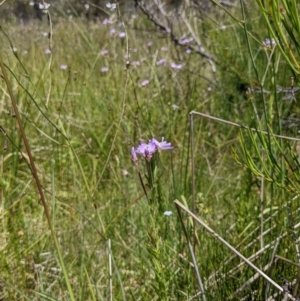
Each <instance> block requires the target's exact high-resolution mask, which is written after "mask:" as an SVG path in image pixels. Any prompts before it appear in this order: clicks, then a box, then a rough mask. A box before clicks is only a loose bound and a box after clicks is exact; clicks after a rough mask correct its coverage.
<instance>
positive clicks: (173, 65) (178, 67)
mask: <svg viewBox="0 0 300 301" xmlns="http://www.w3.org/2000/svg"><path fill="white" fill-rule="evenodd" d="M171 67H172V68H174V69H178V70H179V69H181V68H182V67H183V64H176V63H171Z"/></svg>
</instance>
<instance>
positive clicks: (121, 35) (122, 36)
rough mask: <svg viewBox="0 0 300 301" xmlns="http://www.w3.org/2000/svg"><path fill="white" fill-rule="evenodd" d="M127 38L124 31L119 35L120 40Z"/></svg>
mask: <svg viewBox="0 0 300 301" xmlns="http://www.w3.org/2000/svg"><path fill="white" fill-rule="evenodd" d="M125 37H126V33H125V32H124V31H122V32H120V33H119V38H121V39H123V38H125Z"/></svg>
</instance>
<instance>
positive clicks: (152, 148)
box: [131, 141, 156, 160]
mask: <svg viewBox="0 0 300 301" xmlns="http://www.w3.org/2000/svg"><path fill="white" fill-rule="evenodd" d="M135 152H136V154H140V155H142V156H144V157H145V158H146V159H147V160H150V159H151V157H152V155H153V154H154V153H155V152H156V145H155V144H154V143H153V142H152V141H149V143H148V144H147V143H145V142H142V143H141V144H140V145H139V146H138V147H137V149H136V150H135ZM131 154H132V153H131Z"/></svg>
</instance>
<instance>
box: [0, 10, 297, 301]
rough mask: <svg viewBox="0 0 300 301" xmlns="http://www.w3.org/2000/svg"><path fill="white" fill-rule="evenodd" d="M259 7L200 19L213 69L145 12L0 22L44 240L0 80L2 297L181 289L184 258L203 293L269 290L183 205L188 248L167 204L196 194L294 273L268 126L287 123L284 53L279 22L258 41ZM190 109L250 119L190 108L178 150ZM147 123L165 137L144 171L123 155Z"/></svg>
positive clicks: (180, 294)
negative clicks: (110, 20) (91, 19)
mask: <svg viewBox="0 0 300 301" xmlns="http://www.w3.org/2000/svg"><path fill="white" fill-rule="evenodd" d="M259 11H260V10H259V6H258V7H253V9H249V10H248V11H243V10H242V11H240V10H236V11H235V10H233V11H230V13H231V14H232V15H234V17H235V18H234V19H232V18H230V16H228V15H227V14H223V13H222V12H221V10H218V11H217V12H214V13H211V14H209V15H207V16H206V17H205V18H204V19H203V20H201V22H200V23H201V24H200V25H201V26H199V28H197V30H198V32H199V36H200V34H203V39H202V42H203V43H204V46H205V49H206V50H207V51H208V52H209V53H210V54H211V55H212V57H213V59H214V64H215V65H216V72H213V71H212V68H211V65H210V64H209V63H208V62H207V59H206V58H205V57H202V56H201V55H199V53H197V52H192V53H187V52H186V50H187V49H188V47H182V46H179V45H177V46H175V45H174V43H173V42H172V39H171V38H170V35H168V34H167V33H165V32H162V31H160V30H158V29H157V28H156V27H155V26H154V25H152V24H151V23H150V22H149V21H148V20H146V19H145V18H144V17H143V15H140V16H138V17H137V18H131V17H130V16H127V18H124V22H120V23H119V22H117V21H116V22H115V23H114V24H107V25H104V24H98V23H97V24H96V23H95V24H94V23H93V24H92V23H91V24H84V23H83V22H82V21H80V20H79V19H78V20H76V19H72V20H59V21H58V20H54V21H53V22H54V23H53V24H52V25H53V31H52V36H51V40H49V37H48V32H49V25H48V24H46V23H45V24H40V23H36V24H34V25H33V26H32V27H30V26H28V27H24V28H22V27H19V26H16V25H12V24H1V26H2V27H1V29H2V31H1V39H2V41H3V43H2V44H1V57H2V60H3V62H4V64H5V68H6V72H7V74H8V79H7V81H8V82H9V84H10V85H11V87H12V94H13V95H14V97H15V99H16V102H17V107H18V110H19V112H20V120H21V124H22V125H23V127H24V131H25V133H26V136H27V139H28V143H29V145H30V149H31V153H32V157H33V160H34V162H35V165H36V170H37V176H38V177H39V179H40V181H41V185H42V189H43V193H44V194H45V198H46V200H45V203H46V206H47V208H49V221H50V223H51V226H52V227H53V233H54V234H55V237H57V242H58V244H57V245H56V246H55V239H53V235H52V236H51V233H50V229H51V227H49V225H48V224H47V220H46V218H45V215H44V209H43V206H41V202H40V195H39V194H38V192H37V189H36V185H35V183H34V178H33V176H32V169H31V168H32V165H31V162H30V160H29V157H28V152H27V151H26V149H25V145H24V143H23V141H22V135H21V134H20V131H19V127H18V126H17V124H16V118H15V112H14V111H13V109H12V107H11V102H10V98H11V97H10V95H9V93H8V89H7V86H6V85H5V84H4V81H2V86H1V94H0V95H1V97H0V104H1V105H0V112H1V115H0V116H1V117H0V121H1V123H0V125H1V130H2V131H1V132H2V134H1V136H0V145H2V146H3V147H2V151H1V158H0V160H1V161H0V166H1V178H0V179H1V182H0V183H1V186H0V187H1V208H0V218H1V225H2V227H1V228H0V229H1V231H0V252H1V256H0V267H1V271H2V273H1V276H0V296H1V298H2V299H3V300H19V299H22V300H71V299H72V293H70V292H71V291H72V292H73V294H74V299H76V300H108V299H109V300H191V298H192V296H194V295H196V294H197V292H198V290H199V287H198V281H197V278H195V274H194V271H195V270H194V267H193V266H194V265H195V261H196V264H197V266H198V270H199V274H200V276H201V281H202V282H203V289H204V292H205V297H204V298H206V300H227V299H230V298H231V299H237V300H241V299H243V298H245V299H244V300H250V298H254V299H256V300H263V299H264V300H267V298H268V297H269V296H272V295H273V296H274V298H278V300H279V299H280V298H281V299H282V296H279V297H278V296H275V295H276V294H277V293H278V291H277V290H276V288H275V289H274V288H272V287H269V285H268V284H267V283H266V281H265V280H264V278H262V277H260V276H259V275H256V274H255V271H254V270H252V269H251V268H249V267H248V266H247V265H245V263H243V262H242V261H241V260H240V258H238V257H236V256H234V254H232V253H231V252H230V250H229V249H227V248H226V246H225V245H224V244H221V243H220V242H218V241H216V240H215V239H214V237H212V236H210V235H209V233H208V232H206V231H205V230H202V229H200V228H198V226H197V225H196V224H195V223H194V222H193V221H192V220H191V219H185V215H183V222H184V223H185V224H186V228H187V234H188V235H189V237H190V238H191V237H192V233H193V230H194V229H195V230H196V231H195V237H194V241H192V240H191V242H192V243H194V245H193V247H194V248H195V249H194V251H195V261H192V258H191V257H190V254H189V250H190V249H189V248H188V244H187V242H186V237H185V236H184V233H183V230H182V224H181V222H180V220H179V217H178V215H177V213H176V210H175V206H174V204H173V201H174V200H175V199H178V200H179V201H180V202H181V203H183V204H185V205H186V206H187V207H190V208H192V207H193V206H194V210H195V212H194V213H195V214H197V215H198V216H200V217H201V218H202V220H204V222H205V223H207V224H208V225H209V226H210V227H211V228H212V229H214V230H215V231H216V232H217V233H218V234H219V235H221V236H222V237H223V238H224V239H225V240H226V241H228V242H229V243H230V244H231V245H233V246H235V248H236V249H238V250H239V251H240V252H241V253H242V254H243V255H244V256H245V257H247V258H248V259H249V258H250V260H252V262H253V263H254V264H255V265H256V266H257V267H258V268H260V269H261V270H262V271H264V272H265V273H266V274H268V275H269V276H270V277H271V278H272V279H273V280H274V281H275V282H277V283H279V285H280V286H283V283H282V282H281V280H280V279H279V276H282V277H283V278H285V279H286V280H289V281H292V280H293V279H294V278H296V275H297V269H298V267H297V266H293V265H291V264H288V263H287V261H284V260H282V259H278V258H279V257H278V256H279V255H280V256H281V257H284V258H286V259H289V260H291V261H293V262H296V261H297V250H295V249H296V248H295V246H296V245H297V244H296V243H295V240H297V233H298V230H297V229H298V223H299V210H298V208H299V204H298V202H299V200H298V198H297V197H295V196H296V195H297V193H298V173H297V170H298V168H297V167H298V161H297V158H298V153H297V151H298V148H297V143H298V142H297V141H293V140H291V141H288V140H285V139H281V138H276V137H275V136H274V134H278V135H282V136H283V135H284V136H295V135H296V134H297V127H296V126H295V127H294V126H291V122H293V123H294V124H295V123H296V121H297V116H295V115H293V114H297V102H295V100H294V99H293V98H295V99H296V98H297V94H296V93H294V94H292V95H293V98H292V99H289V100H284V98H285V97H286V96H289V95H290V93H286V92H285V91H286V90H284V89H283V88H286V87H288V88H289V87H290V86H291V76H292V75H293V76H294V77H295V68H294V67H293V66H291V65H290V63H289V61H287V60H286V56H285V55H284V54H283V53H282V51H284V49H281V48H280V47H278V41H279V40H280V38H281V37H277V39H276V42H277V45H276V46H274V47H273V46H272V45H271V46H265V45H264V44H263V41H264V40H265V39H266V38H268V37H269V38H271V37H272V36H270V34H269V32H271V35H272V34H273V32H272V31H271V30H270V28H269V27H268V26H266V25H265V20H264V18H263V16H261V15H260V14H258V13H257V12H259ZM220 19H222V24H220ZM237 20H239V21H243V22H238V21H237ZM270 24H271V23H270ZM270 24H269V26H271V25H270ZM113 29H114V30H115V31H116V32H115V33H113ZM123 32H124V33H125V37H122V35H121V37H120V36H119V34H120V33H123ZM273 38H276V37H274V36H273ZM49 50H50V51H49ZM106 51H107V53H106ZM250 54H251V55H250ZM161 59H164V60H165V62H164V61H162V60H161ZM291 60H292V59H291ZM172 63H173V65H172ZM174 64H176V65H174ZM179 64H182V65H183V66H182V67H180V66H179ZM172 66H173V67H172ZM290 70H292V71H290ZM2 74H3V72H2ZM146 80H147V81H149V82H147V81H146ZM296 84H297V78H295V79H294V85H295V86H296ZM277 85H280V86H281V87H283V88H278V87H277ZM280 89H281V90H280ZM295 91H296V90H295ZM286 98H287V97H286ZM191 111H193V112H197V111H198V112H205V113H206V114H209V115H211V116H217V117H220V118H222V119H223V120H229V121H231V122H235V123H237V124H240V125H241V126H242V128H252V129H254V131H245V130H243V129H242V130H241V129H238V128H237V127H234V126H230V125H228V124H225V122H217V121H216V120H214V119H213V118H202V117H203V116H202V117H199V118H198V117H195V118H194V123H193V137H192V138H193V141H194V145H193V150H194V152H193V157H191V155H190V139H191V131H190V123H189V113H190V112H191ZM286 125H290V126H286ZM261 131H266V132H267V135H263V134H261ZM153 137H155V138H157V139H158V140H160V141H161V137H164V138H165V140H167V141H171V142H172V145H173V146H174V149H173V150H170V151H164V152H161V153H160V154H159V161H157V162H158V164H157V166H152V167H151V168H153V169H152V170H151V174H152V175H154V177H153V178H152V181H151V182H150V175H149V168H148V169H147V164H148V163H149V162H147V161H144V160H143V158H139V161H138V165H137V166H136V165H135V164H133V163H132V161H131V154H130V151H131V147H132V146H137V145H138V144H139V143H140V142H141V141H146V142H147V141H148V140H149V139H151V138H153ZM156 159H157V160H158V158H156ZM191 161H192V162H193V167H194V168H193V169H191ZM34 177H36V176H34ZM262 178H263V179H265V182H264V181H263V180H262ZM192 180H193V181H192ZM268 180H269V182H268ZM192 183H194V185H192ZM292 197H294V199H293V201H289V200H291V199H292ZM193 201H194V202H195V203H194V205H192V204H193ZM166 211H171V212H172V214H171V215H165V214H164V213H165V212H166ZM288 212H289V214H288ZM292 234H294V236H293V235H292ZM295 236H296V238H295ZM60 254H61V258H60ZM276 256H277V257H276ZM281 257H280V258H281ZM64 267H65V271H64ZM252 277H253V278H252ZM247 281H248V282H247ZM296 295H297V294H295V296H296ZM250 296H252V297H250ZM267 296H268V297H267ZM196 298H202V299H203V294H202V295H201V294H199V295H197V297H196ZM247 298H248V299H247ZM281 299H280V300H281Z"/></svg>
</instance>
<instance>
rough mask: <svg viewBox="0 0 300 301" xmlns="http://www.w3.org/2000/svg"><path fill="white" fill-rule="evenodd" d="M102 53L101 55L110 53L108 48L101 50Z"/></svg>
mask: <svg viewBox="0 0 300 301" xmlns="http://www.w3.org/2000/svg"><path fill="white" fill-rule="evenodd" d="M100 54H101V55H106V54H108V50H107V49H103V50H101V52H100Z"/></svg>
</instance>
